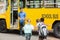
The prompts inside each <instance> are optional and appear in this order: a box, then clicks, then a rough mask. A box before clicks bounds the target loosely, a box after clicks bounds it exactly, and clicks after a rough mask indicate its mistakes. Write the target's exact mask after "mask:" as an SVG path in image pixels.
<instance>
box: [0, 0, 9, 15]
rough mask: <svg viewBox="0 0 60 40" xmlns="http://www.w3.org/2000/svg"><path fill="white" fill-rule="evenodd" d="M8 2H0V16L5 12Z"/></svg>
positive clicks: (0, 0)
mask: <svg viewBox="0 0 60 40" xmlns="http://www.w3.org/2000/svg"><path fill="white" fill-rule="evenodd" d="M7 1H8V0H0V14H1V13H3V12H4V11H6V9H7Z"/></svg>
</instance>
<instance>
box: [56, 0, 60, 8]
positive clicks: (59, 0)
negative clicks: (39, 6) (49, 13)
mask: <svg viewBox="0 0 60 40" xmlns="http://www.w3.org/2000/svg"><path fill="white" fill-rule="evenodd" d="M56 3H57V7H58V8H60V0H56Z"/></svg>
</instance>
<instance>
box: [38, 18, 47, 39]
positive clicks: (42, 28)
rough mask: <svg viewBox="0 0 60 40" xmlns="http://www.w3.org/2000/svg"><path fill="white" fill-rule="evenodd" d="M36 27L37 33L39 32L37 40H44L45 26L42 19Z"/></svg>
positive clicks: (45, 35) (45, 34)
mask: <svg viewBox="0 0 60 40" xmlns="http://www.w3.org/2000/svg"><path fill="white" fill-rule="evenodd" d="M37 26H38V32H39V40H40V39H41V40H43V39H46V37H47V29H46V25H45V24H44V18H41V19H40V22H38V23H37Z"/></svg>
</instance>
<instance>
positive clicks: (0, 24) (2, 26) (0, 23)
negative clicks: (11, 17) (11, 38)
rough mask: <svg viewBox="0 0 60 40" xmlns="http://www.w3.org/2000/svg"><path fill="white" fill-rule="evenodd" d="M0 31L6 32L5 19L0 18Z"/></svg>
mask: <svg viewBox="0 0 60 40" xmlns="http://www.w3.org/2000/svg"><path fill="white" fill-rule="evenodd" d="M0 32H6V21H5V20H0Z"/></svg>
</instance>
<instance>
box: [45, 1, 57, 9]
mask: <svg viewBox="0 0 60 40" xmlns="http://www.w3.org/2000/svg"><path fill="white" fill-rule="evenodd" d="M56 5H57V4H56V0H44V7H46V8H54V7H56Z"/></svg>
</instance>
